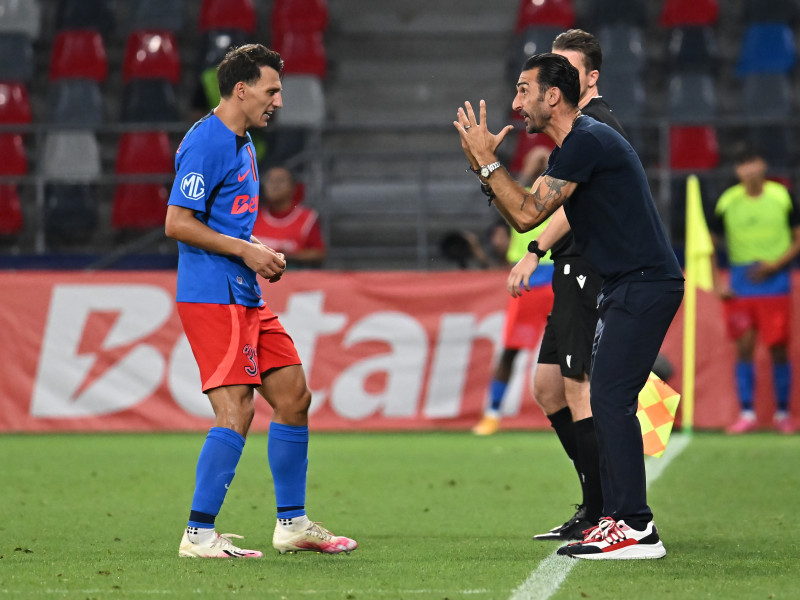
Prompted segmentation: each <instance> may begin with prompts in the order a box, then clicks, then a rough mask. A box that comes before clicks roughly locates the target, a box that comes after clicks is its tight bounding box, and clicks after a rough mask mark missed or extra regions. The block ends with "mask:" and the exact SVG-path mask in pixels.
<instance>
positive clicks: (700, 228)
mask: <svg viewBox="0 0 800 600" xmlns="http://www.w3.org/2000/svg"><path fill="white" fill-rule="evenodd" d="M684 249H685V258H686V293H685V295H684V298H683V426H684V429H685V430H686V432H687V433H688V432H691V431H692V427H693V426H694V367H695V339H696V337H697V288H700V289H701V290H706V291H711V289H712V288H713V279H712V275H711V255H712V254H713V252H714V244H713V243H712V242H711V234H709V233H708V226H707V225H706V218H705V216H704V215H703V200H702V198H701V197H700V181H699V180H698V179H697V176H696V175H690V176H689V177H688V179H687V180H686V245H685V247H684Z"/></svg>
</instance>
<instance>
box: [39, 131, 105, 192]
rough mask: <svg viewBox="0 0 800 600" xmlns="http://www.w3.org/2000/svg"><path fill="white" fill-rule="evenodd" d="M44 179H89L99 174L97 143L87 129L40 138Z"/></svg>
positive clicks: (95, 177) (83, 180) (56, 133)
mask: <svg viewBox="0 0 800 600" xmlns="http://www.w3.org/2000/svg"><path fill="white" fill-rule="evenodd" d="M43 171H44V175H45V178H46V179H48V180H51V181H81V182H85V181H93V180H95V179H97V178H98V177H99V176H100V145H99V144H98V143H97V138H96V137H95V136H94V134H93V133H91V132H89V131H58V132H53V133H48V134H47V136H46V137H45V140H44V167H43Z"/></svg>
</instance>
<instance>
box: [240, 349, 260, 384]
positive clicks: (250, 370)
mask: <svg viewBox="0 0 800 600" xmlns="http://www.w3.org/2000/svg"><path fill="white" fill-rule="evenodd" d="M242 354H244V355H245V356H246V357H247V360H248V362H249V363H250V364H249V365H247V366H246V367H245V368H244V372H245V373H247V375H249V376H250V377H255V376H256V375H258V364H257V363H256V350H255V348H253V347H252V346H251V345H250V344H245V346H244V348H242Z"/></svg>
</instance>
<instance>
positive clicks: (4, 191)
mask: <svg viewBox="0 0 800 600" xmlns="http://www.w3.org/2000/svg"><path fill="white" fill-rule="evenodd" d="M23 225H24V219H23V215H22V204H21V203H20V201H19V193H17V186H16V185H14V184H0V235H16V234H18V233H19V232H21V231H22V227H23Z"/></svg>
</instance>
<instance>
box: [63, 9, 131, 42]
mask: <svg viewBox="0 0 800 600" xmlns="http://www.w3.org/2000/svg"><path fill="white" fill-rule="evenodd" d="M115 21H116V18H115V15H114V5H113V2H112V0H59V2H58V10H57V11H56V29H58V30H61V29H95V30H97V31H99V32H100V33H101V34H102V35H103V37H105V38H106V39H108V36H109V35H111V34H112V33H113V32H114V27H115Z"/></svg>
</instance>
